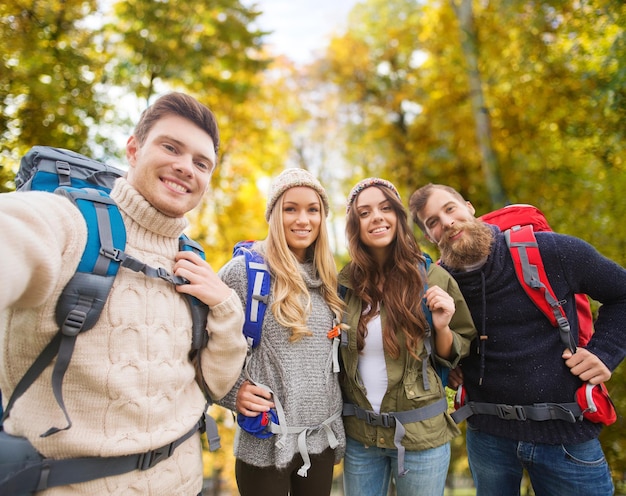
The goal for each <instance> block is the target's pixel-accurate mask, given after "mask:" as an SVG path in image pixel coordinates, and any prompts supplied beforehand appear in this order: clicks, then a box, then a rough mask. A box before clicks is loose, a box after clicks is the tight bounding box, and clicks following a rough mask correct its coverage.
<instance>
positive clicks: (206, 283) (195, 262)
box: [174, 251, 232, 307]
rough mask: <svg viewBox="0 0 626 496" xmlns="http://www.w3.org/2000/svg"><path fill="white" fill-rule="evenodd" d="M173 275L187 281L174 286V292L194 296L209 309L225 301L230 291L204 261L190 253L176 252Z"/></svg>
mask: <svg viewBox="0 0 626 496" xmlns="http://www.w3.org/2000/svg"><path fill="white" fill-rule="evenodd" d="M174 275H176V276H178V277H184V278H185V279H187V280H188V281H189V284H181V285H180V286H176V291H178V292H179V293H185V294H189V295H191V296H195V297H196V298H198V299H199V300H200V301H202V302H203V303H205V304H206V305H209V307H212V306H215V305H219V304H220V303H222V302H223V301H225V300H227V299H228V297H229V296H230V294H231V291H232V290H231V289H230V288H229V287H228V286H227V285H226V284H225V283H224V281H222V280H221V279H220V278H219V276H218V275H217V274H216V273H215V271H214V270H213V269H212V268H211V266H210V265H209V264H208V263H207V262H206V261H204V260H202V258H201V257H200V256H198V255H197V254H195V253H193V252H191V251H179V252H178V254H177V255H176V263H175V264H174Z"/></svg>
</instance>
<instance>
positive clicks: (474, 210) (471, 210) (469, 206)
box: [465, 201, 476, 215]
mask: <svg viewBox="0 0 626 496" xmlns="http://www.w3.org/2000/svg"><path fill="white" fill-rule="evenodd" d="M465 204H466V205H467V209H468V210H469V211H470V213H471V214H472V215H476V209H475V208H474V205H472V202H469V201H466V202H465Z"/></svg>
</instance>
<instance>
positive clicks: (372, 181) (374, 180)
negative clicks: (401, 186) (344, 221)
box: [346, 177, 402, 213]
mask: <svg viewBox="0 0 626 496" xmlns="http://www.w3.org/2000/svg"><path fill="white" fill-rule="evenodd" d="M377 185H378V186H384V187H385V188H389V189H390V190H391V191H392V192H393V194H394V195H396V196H397V197H398V200H400V201H402V198H400V193H398V190H397V189H396V187H395V186H394V185H393V183H391V182H389V181H387V180H386V179H381V178H380V177H368V178H367V179H363V180H362V181H359V182H358V183H357V184H356V185H355V186H354V188H352V191H350V194H349V195H348V202H347V204H346V213H348V212H349V211H350V207H352V204H353V203H354V200H355V198H356V197H357V196H359V193H361V191H363V190H364V189H367V188H370V187H372V186H377Z"/></svg>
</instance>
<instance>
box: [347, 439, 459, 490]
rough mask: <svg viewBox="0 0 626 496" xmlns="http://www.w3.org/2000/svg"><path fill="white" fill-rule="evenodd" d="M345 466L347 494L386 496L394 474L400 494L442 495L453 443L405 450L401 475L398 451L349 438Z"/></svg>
mask: <svg viewBox="0 0 626 496" xmlns="http://www.w3.org/2000/svg"><path fill="white" fill-rule="evenodd" d="M346 442H347V444H346V456H345V458H344V466H343V491H344V494H345V496H385V495H386V494H387V492H388V490H389V482H390V480H391V477H393V478H394V480H395V482H396V490H397V496H442V495H443V491H444V488H445V485H446V476H447V474H448V465H449V464H450V444H449V443H446V444H444V445H443V446H439V447H437V448H432V449H426V450H421V451H409V450H406V452H405V455H404V467H405V468H406V469H408V470H409V472H408V473H407V474H406V475H404V476H403V477H398V450H396V449H388V448H377V447H376V446H370V447H366V446H364V445H363V444H362V443H359V442H358V441H355V440H354V439H352V438H350V437H348V438H347V440H346Z"/></svg>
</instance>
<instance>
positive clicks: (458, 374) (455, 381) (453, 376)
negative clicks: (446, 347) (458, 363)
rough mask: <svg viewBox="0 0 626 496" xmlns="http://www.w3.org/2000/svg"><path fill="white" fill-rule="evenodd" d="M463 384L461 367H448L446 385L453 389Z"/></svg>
mask: <svg viewBox="0 0 626 496" xmlns="http://www.w3.org/2000/svg"><path fill="white" fill-rule="evenodd" d="M462 384H463V370H461V367H456V368H453V369H450V373H449V374H448V387H449V388H450V389H454V390H455V391H456V390H457V389H458V388H459V386H461V385H462Z"/></svg>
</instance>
